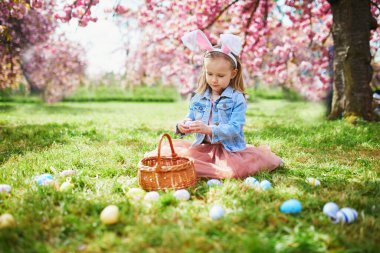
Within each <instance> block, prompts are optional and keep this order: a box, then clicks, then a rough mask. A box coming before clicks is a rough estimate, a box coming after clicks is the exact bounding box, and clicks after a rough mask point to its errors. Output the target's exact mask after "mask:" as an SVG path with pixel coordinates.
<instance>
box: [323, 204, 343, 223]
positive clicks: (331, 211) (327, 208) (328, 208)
mask: <svg viewBox="0 0 380 253" xmlns="http://www.w3.org/2000/svg"><path fill="white" fill-rule="evenodd" d="M338 211H339V206H338V205H337V204H335V203H334V202H327V203H326V204H325V205H324V206H323V213H324V214H326V215H327V216H328V217H329V218H330V219H331V220H332V221H333V222H335V220H336V213H337V212H338Z"/></svg>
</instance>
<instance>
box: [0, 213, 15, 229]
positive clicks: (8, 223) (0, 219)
mask: <svg viewBox="0 0 380 253" xmlns="http://www.w3.org/2000/svg"><path fill="white" fill-rule="evenodd" d="M14 226H16V221H15V219H14V218H13V216H12V214H9V213H5V214H3V215H1V216H0V229H1V228H9V227H14Z"/></svg>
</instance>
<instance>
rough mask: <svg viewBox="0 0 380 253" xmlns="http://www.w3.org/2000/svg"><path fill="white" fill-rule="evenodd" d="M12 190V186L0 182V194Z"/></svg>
mask: <svg viewBox="0 0 380 253" xmlns="http://www.w3.org/2000/svg"><path fill="white" fill-rule="evenodd" d="M11 190H12V187H11V186H10V185H8V184H0V194H1V193H10V192H11Z"/></svg>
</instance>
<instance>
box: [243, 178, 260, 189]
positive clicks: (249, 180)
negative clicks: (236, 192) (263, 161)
mask: <svg viewBox="0 0 380 253" xmlns="http://www.w3.org/2000/svg"><path fill="white" fill-rule="evenodd" d="M244 184H246V185H247V186H249V187H251V188H255V187H257V186H258V184H259V181H257V179H256V178H254V177H247V178H246V179H244Z"/></svg>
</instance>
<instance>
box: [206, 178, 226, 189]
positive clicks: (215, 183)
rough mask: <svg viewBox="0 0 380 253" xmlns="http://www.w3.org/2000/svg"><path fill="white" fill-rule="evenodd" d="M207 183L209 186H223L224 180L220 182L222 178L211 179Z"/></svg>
mask: <svg viewBox="0 0 380 253" xmlns="http://www.w3.org/2000/svg"><path fill="white" fill-rule="evenodd" d="M207 185H208V186H209V187H214V186H221V185H222V182H220V180H218V179H210V180H208V181H207Z"/></svg>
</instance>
